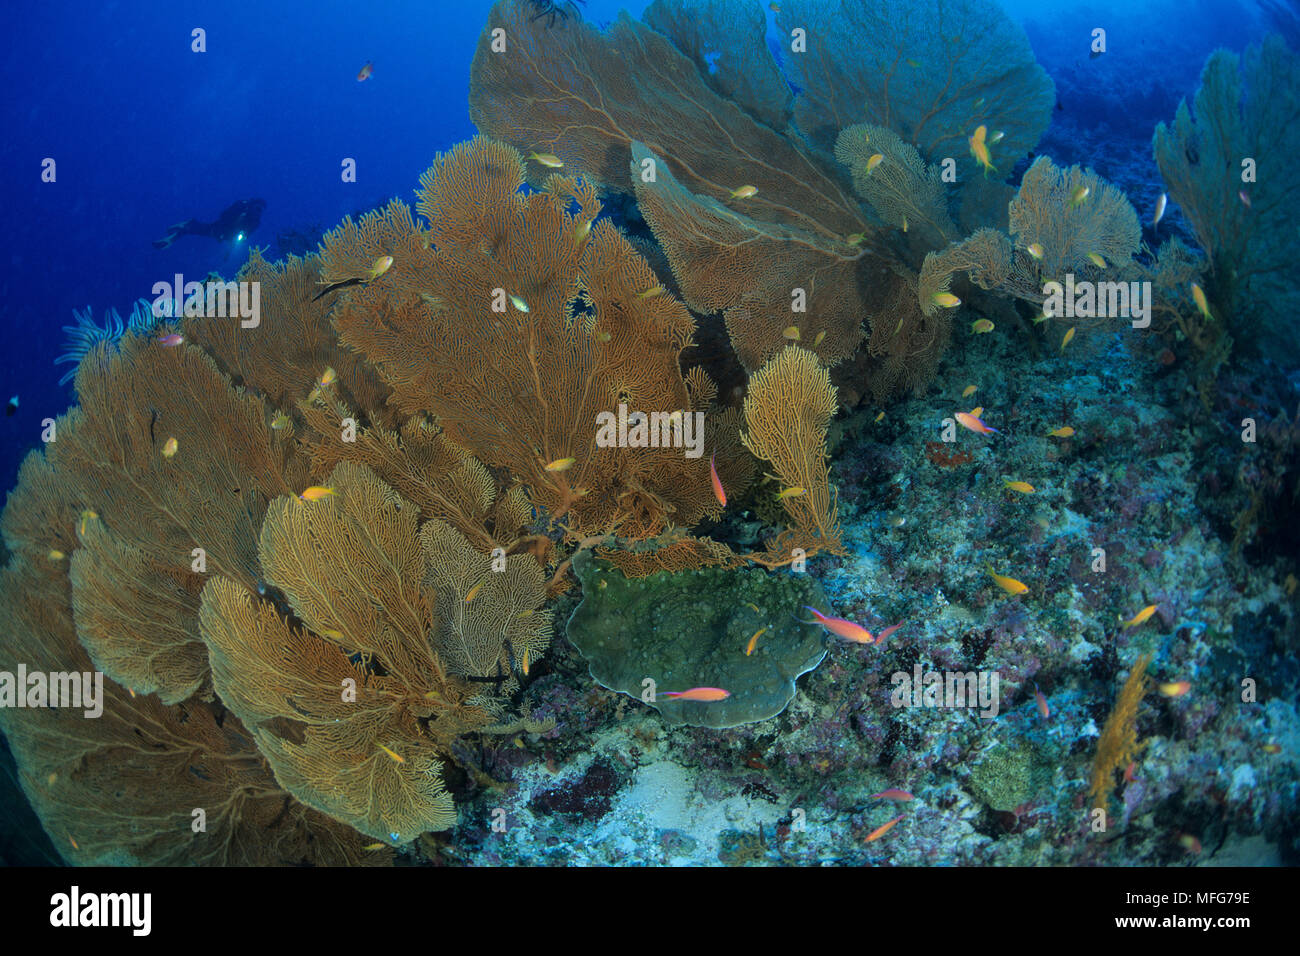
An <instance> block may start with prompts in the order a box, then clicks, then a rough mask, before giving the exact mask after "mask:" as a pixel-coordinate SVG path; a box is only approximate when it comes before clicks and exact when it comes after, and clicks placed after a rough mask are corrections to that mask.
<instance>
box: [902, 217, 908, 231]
mask: <svg viewBox="0 0 1300 956" xmlns="http://www.w3.org/2000/svg"><path fill="white" fill-rule="evenodd" d="M903 232H907V217H906V216H904V217H903Z"/></svg>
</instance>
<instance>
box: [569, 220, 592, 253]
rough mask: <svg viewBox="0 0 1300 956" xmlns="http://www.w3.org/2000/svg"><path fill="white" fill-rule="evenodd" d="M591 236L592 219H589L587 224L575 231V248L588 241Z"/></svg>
mask: <svg viewBox="0 0 1300 956" xmlns="http://www.w3.org/2000/svg"><path fill="white" fill-rule="evenodd" d="M589 235H591V220H590V219H588V220H587V221H586V222H584V223H582V225H580V226H578V227H577V228H576V229H574V230H573V244H574V245H575V246H576V245H580V244H581V243H582V240H584V239H586V238H587V237H588V236H589Z"/></svg>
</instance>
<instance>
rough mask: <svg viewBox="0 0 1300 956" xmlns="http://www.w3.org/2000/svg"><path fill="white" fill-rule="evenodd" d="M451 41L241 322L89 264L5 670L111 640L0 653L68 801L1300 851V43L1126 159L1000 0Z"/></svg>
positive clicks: (485, 835) (702, 859)
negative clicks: (1064, 122)
mask: <svg viewBox="0 0 1300 956" xmlns="http://www.w3.org/2000/svg"><path fill="white" fill-rule="evenodd" d="M769 6H770V8H769ZM904 6H906V12H907V15H906V16H903V15H901V14H900V11H901V9H902V8H903V7H904ZM688 12H689V14H690V15H689V16H688V15H687V13H688ZM769 14H771V17H772V18H774V23H775V25H776V31H777V35H778V36H781V37H786V36H789V37H790V38H791V39H790V44H791V45H790V50H789V52H788V53H786V55H785V56H784V57H782V58H781V59H780V60H778V59H777V58H776V57H774V56H773V55H772V51H771V50H770V49H769V48H768V46H767V45H766V43H765V41H764V35H765V32H766V30H767V29H768V24H769V16H768V15H769ZM718 38H725V39H723V40H721V41H720V40H719V39H718ZM719 45H721V48H719ZM805 50H815V51H816V53H817V55H816V56H812V55H807V56H805V55H802V54H803V52H804V51H805ZM373 71H374V65H373V63H370V62H367V63H366V64H365V66H364V67H363V68H362V69H361V71H360V73H358V74H357V75H356V80H357V81H366V80H368V79H369V78H371V77H372V75H374V74H373ZM1265 78H1267V80H1268V82H1269V83H1270V84H1272V86H1271V88H1272V89H1273V90H1274V95H1273V96H1272V97H1269V98H1263V99H1261V98H1258V97H1254V98H1252V97H1246V96H1245V95H1244V94H1243V89H1254V88H1257V87H1258V86H1259V84H1260V83H1262V82H1264V79H1265ZM792 86H793V88H795V89H797V91H798V92H797V94H796V93H794V92H792ZM469 90H470V92H469V104H470V116H471V118H472V119H473V121H474V122H475V124H476V125H477V127H478V129H479V131H480V135H479V136H477V137H475V138H474V139H473V140H471V141H468V142H464V143H460V144H458V145H456V146H455V147H454V148H451V149H449V150H447V151H446V152H443V153H441V154H439V155H438V156H437V158H436V159H435V160H434V162H433V165H432V166H431V167H430V168H429V169H428V170H427V171H425V172H424V173H423V174H422V175H421V176H420V177H419V188H418V189H417V190H416V192H417V196H418V201H417V203H416V205H415V206H414V208H412V207H410V206H408V205H407V204H405V203H403V202H401V201H400V200H393V201H392V202H390V203H389V204H388V205H386V206H384V207H382V208H379V209H376V210H374V211H372V212H369V213H367V214H365V215H364V216H361V217H360V218H359V219H355V220H354V219H353V218H351V217H348V218H346V219H344V221H343V222H342V223H340V224H339V225H338V226H337V227H336V228H334V229H333V230H330V231H329V232H327V233H325V234H324V236H323V237H322V238H321V241H320V246H319V251H318V252H314V253H310V254H307V255H305V256H301V257H300V256H295V255H290V256H288V257H287V258H286V259H284V260H282V261H275V262H272V261H268V260H267V259H265V258H264V257H263V255H262V254H261V252H259V251H257V250H254V251H253V252H252V253H251V255H250V256H249V259H248V262H247V263H246V264H245V265H244V266H243V267H242V268H241V269H240V271H239V273H238V274H237V275H236V276H235V277H234V279H235V280H236V281H239V282H257V283H259V284H260V290H261V293H260V301H261V316H260V322H259V323H258V324H257V325H256V327H255V328H241V327H240V324H239V323H238V322H236V321H232V320H230V319H228V318H215V317H210V316H209V315H207V314H206V313H205V311H204V309H203V307H202V302H201V301H198V300H191V301H190V302H187V303H186V305H187V308H186V309H185V310H184V314H183V315H180V316H171V315H164V316H161V317H155V316H157V313H156V312H155V313H152V314H151V313H150V312H149V310H148V305H147V303H146V304H145V306H143V307H142V308H140V309H137V312H136V313H134V314H133V315H132V317H131V318H130V320H129V321H126V322H123V321H122V320H121V319H120V318H117V317H116V313H114V314H113V316H112V318H111V319H110V321H109V323H108V325H107V327H105V328H100V327H98V326H95V324H94V322H93V320H92V319H91V318H90V317H89V315H87V316H85V317H82V316H78V317H77V318H78V324H77V326H74V327H73V328H72V334H73V341H72V342H71V344H70V349H69V353H68V356H64V357H62V358H63V359H67V358H69V357H70V358H72V359H77V360H79V362H80V364H79V365H78V367H77V370H76V377H75V386H76V392H77V405H76V406H75V407H73V408H72V409H70V410H69V411H68V412H67V413H66V414H65V415H63V416H61V417H59V418H58V419H57V421H56V422H55V423H54V425H53V426H52V427H53V428H54V430H55V432H56V433H57V440H56V441H50V442H48V443H47V444H46V445H45V447H44V448H43V449H42V450H40V451H38V452H33V453H32V454H31V455H30V456H29V457H28V458H27V460H26V461H25V462H24V464H23V466H22V469H21V472H20V476H19V483H18V487H17V488H16V489H15V490H14V491H12V492H11V493H10V496H9V500H8V504H7V506H6V508H5V510H4V515H3V522H2V530H3V539H4V546H5V548H6V550H7V563H5V565H4V567H3V569H2V570H0V620H3V622H4V626H3V628H2V629H0V671H9V672H14V671H16V670H17V667H18V665H19V664H20V663H21V664H23V665H25V667H26V668H27V669H28V671H36V670H43V671H47V672H53V671H71V670H76V671H91V670H99V671H102V672H103V673H104V674H105V675H106V677H107V678H108V679H107V680H106V681H105V693H106V698H107V699H106V701H105V708H104V715H103V716H102V717H101V718H99V719H97V720H84V719H81V718H80V717H79V715H78V714H77V713H75V712H71V711H69V710H68V709H67V708H48V707H40V706H25V707H21V708H19V707H14V706H6V707H0V729H3V731H4V733H5V736H6V738H7V740H8V743H9V747H10V749H11V750H12V753H13V758H14V762H15V765H16V777H17V780H18V781H19V782H20V783H21V787H22V790H23V791H24V793H25V795H26V798H27V800H28V801H29V802H30V804H31V807H32V809H33V810H34V813H35V817H36V819H37V820H39V827H37V824H36V823H35V822H33V823H32V824H31V825H30V826H31V827H32V828H33V829H41V830H43V831H44V835H43V836H40V835H39V834H38V835H36V836H33V837H31V839H33V840H40V841H42V846H43V847H47V849H44V850H43V851H42V852H45V853H47V854H48V855H49V858H50V859H61V860H63V861H66V862H68V863H73V864H86V863H123V864H140V865H157V864H214V865H221V864H273V865H282V864H302V863H308V864H319V865H331V864H364V865H387V864H392V863H394V862H399V861H400V862H405V863H455V864H467V865H501V864H517V863H527V864H544V865H564V864H567V865H576V864H610V863H623V864H715V865H716V864H719V863H723V864H730V865H746V864H774V863H785V864H819V863H831V862H833V863H839V864H875V863H891V864H896V865H924V864H980V865H989V864H993V865H1014V864H1108V863H1114V864H1120V863H1123V864H1175V863H1185V862H1186V863H1194V864H1196V863H1203V862H1206V861H1208V860H1211V859H1213V860H1215V861H1217V862H1253V863H1270V862H1272V863H1282V862H1290V863H1294V862H1295V861H1296V859H1297V856H1298V854H1300V831H1297V827H1296V820H1297V815H1296V813H1295V805H1296V796H1297V787H1298V786H1300V762H1298V761H1300V730H1298V728H1300V723H1298V722H1297V719H1296V717H1297V715H1296V701H1297V685H1298V684H1300V668H1298V666H1297V664H1296V659H1297V655H1296V650H1297V647H1296V635H1297V628H1296V612H1297V601H1300V595H1297V594H1296V591H1297V574H1300V568H1298V567H1297V561H1296V552H1297V549H1296V544H1297V538H1296V532H1295V531H1294V530H1293V529H1292V528H1291V523H1292V522H1293V516H1294V508H1295V503H1296V498H1297V495H1300V407H1297V404H1298V403H1300V376H1297V375H1294V374H1293V375H1291V376H1290V377H1288V376H1287V374H1286V372H1285V368H1286V367H1288V364H1289V366H1290V367H1295V358H1296V355H1295V353H1296V343H1295V339H1294V336H1285V335H1279V334H1278V332H1279V330H1280V329H1281V328H1282V326H1281V323H1282V322H1285V321H1288V320H1289V317H1290V316H1291V315H1294V314H1295V310H1296V308H1297V307H1300V292H1297V287H1296V285H1295V284H1294V283H1291V284H1288V283H1287V282H1286V281H1284V280H1285V277H1286V276H1287V274H1288V271H1289V270H1288V269H1286V268H1281V267H1279V263H1282V264H1284V263H1287V262H1291V263H1294V262H1296V261H1300V233H1297V231H1296V230H1295V227H1294V222H1293V215H1292V211H1291V208H1292V206H1293V204H1292V203H1289V202H1287V201H1286V200H1285V197H1286V192H1287V190H1288V188H1289V187H1288V186H1287V185H1286V184H1285V183H1283V182H1280V181H1278V179H1277V178H1276V177H1272V178H1270V176H1269V175H1267V174H1266V173H1267V164H1266V163H1265V161H1264V159H1263V158H1261V160H1260V163H1259V169H1260V172H1259V175H1258V177H1255V176H1254V175H1251V176H1249V177H1248V178H1243V177H1246V173H1245V171H1244V169H1245V167H1244V166H1243V164H1242V163H1241V162H1240V159H1241V157H1242V156H1243V155H1244V151H1245V150H1247V148H1248V147H1247V144H1250V146H1249V149H1250V150H1251V151H1253V152H1255V153H1258V154H1260V156H1261V157H1268V156H1274V155H1277V156H1285V155H1296V154H1297V153H1300V132H1297V130H1300V124H1297V123H1295V122H1294V117H1292V118H1291V121H1289V122H1288V121H1287V119H1286V116H1285V109H1286V108H1287V107H1286V105H1285V104H1286V103H1288V102H1289V103H1290V104H1291V107H1290V108H1291V109H1292V110H1294V103H1295V102H1297V100H1298V99H1300V60H1298V58H1297V54H1296V52H1295V51H1294V50H1293V49H1290V48H1288V46H1287V45H1286V43H1285V42H1284V41H1283V40H1282V39H1281V38H1279V37H1270V38H1269V39H1268V40H1266V41H1264V42H1263V43H1262V44H1261V45H1258V46H1255V47H1252V48H1250V49H1249V50H1247V51H1246V52H1245V53H1244V55H1241V56H1238V55H1237V54H1233V53H1228V52H1226V51H1220V52H1218V53H1215V54H1214V55H1213V56H1212V57H1211V58H1210V60H1209V62H1208V63H1207V64H1206V66H1205V70H1204V73H1203V76H1202V85H1201V90H1200V92H1199V93H1198V94H1197V96H1196V98H1195V100H1194V102H1193V103H1191V104H1184V105H1183V106H1182V107H1180V108H1179V110H1178V113H1177V116H1176V117H1173V118H1172V119H1171V121H1170V122H1169V123H1168V124H1163V123H1162V124H1161V125H1160V126H1159V127H1158V128H1157V129H1155V130H1153V134H1154V146H1153V148H1154V154H1155V160H1156V164H1157V166H1158V167H1159V170H1160V174H1161V176H1162V178H1163V183H1162V184H1161V186H1160V188H1159V190H1158V191H1156V192H1153V193H1151V194H1150V195H1141V196H1135V195H1126V194H1125V192H1124V191H1123V190H1122V189H1120V188H1117V186H1115V185H1113V184H1112V183H1109V182H1106V181H1105V180H1104V179H1103V178H1102V177H1100V176H1098V175H1097V174H1096V173H1095V172H1093V171H1092V170H1091V169H1088V168H1086V167H1083V166H1079V165H1058V164H1057V163H1056V162H1054V160H1053V159H1052V158H1050V157H1049V156H1047V155H1045V154H1043V153H1035V152H1034V151H1035V149H1036V148H1037V147H1038V145H1039V142H1040V140H1041V139H1042V137H1043V136H1044V133H1045V131H1046V130H1047V127H1048V125H1049V123H1050V122H1051V120H1052V114H1053V104H1054V91H1053V82H1052V80H1051V79H1050V78H1049V77H1048V75H1047V73H1046V72H1045V71H1044V70H1043V69H1042V68H1041V67H1040V66H1039V65H1038V63H1036V62H1035V60H1034V57H1033V53H1032V51H1031V50H1030V46H1029V42H1028V40H1027V39H1026V37H1025V35H1024V33H1023V31H1022V30H1021V28H1020V27H1019V26H1017V25H1016V24H1015V23H1014V22H1013V21H1012V20H1010V19H1009V18H1008V17H1007V16H1006V15H1005V14H1004V13H1003V12H1002V11H1001V9H1000V8H999V7H998V6H997V5H996V4H995V3H993V2H991V0H947V2H941V0H906V3H904V2H903V0H882V2H877V3H870V4H867V3H863V4H856V3H853V4H842V5H841V4H832V3H828V2H823V0H789V2H782V3H779V4H776V3H774V4H771V5H760V4H737V3H724V2H721V0H697V2H687V0H654V2H653V3H651V4H650V6H649V7H648V9H647V10H646V12H645V14H644V17H643V20H642V21H637V20H634V19H632V18H631V17H629V16H627V15H626V14H624V15H622V16H620V17H619V18H618V19H617V20H616V21H615V22H614V23H613V24H612V25H610V26H609V27H608V28H607V29H604V30H601V29H598V28H596V27H594V26H592V25H591V24H589V23H586V22H584V21H583V20H582V18H581V16H579V15H578V11H577V9H576V8H575V7H573V5H572V4H541V3H537V2H535V0H533V2H530V0H501V2H499V3H497V4H496V5H495V6H494V7H493V8H492V10H491V12H490V14H489V15H488V20H487V23H486V25H485V27H484V31H483V34H482V36H481V38H480V40H479V45H478V49H477V52H476V55H475V58H474V63H473V67H472V72H471V76H470V83H469ZM1288 97H1289V99H1288ZM1216 111H1218V112H1216ZM1227 114H1230V115H1227ZM1013 171H1017V172H1018V173H1019V175H1018V185H1016V186H1012V185H1009V184H1008V183H1007V182H1006V180H1007V179H1008V178H1010V177H1011V175H1012V173H1013ZM1139 208H1140V209H1141V210H1142V211H1141V212H1140V213H1139ZM1067 277H1068V281H1067ZM1292 278H1294V276H1292ZM1095 290H1101V291H1098V292H1096V294H1095V296H1094V291H1095ZM1143 290H1146V291H1143ZM1121 292H1122V296H1121ZM1107 296H1109V298H1108V299H1107ZM1067 302H1068V309H1067V307H1066V303H1067ZM1107 302H1108V303H1109V305H1110V306H1111V307H1112V308H1113V307H1114V306H1115V305H1116V304H1117V303H1122V305H1123V308H1124V310H1125V311H1124V313H1123V314H1122V315H1120V316H1118V317H1117V316H1115V315H1113V314H1108V313H1107V310H1106V306H1107ZM191 306H192V307H191ZM1144 310H1145V311H1144ZM1130 312H1131V313H1132V314H1130ZM602 416H607V417H602ZM598 423H599V424H598ZM692 436H694V437H695V438H698V439H699V442H700V443H699V446H698V449H697V450H698V451H699V452H700V453H699V454H686V453H684V451H685V449H684V447H683V446H684V445H685V446H686V447H687V448H689V447H690V443H691V441H692ZM935 674H939V675H947V674H958V675H972V676H971V682H970V683H969V684H968V685H965V686H966V687H967V689H968V690H969V691H970V696H969V697H966V698H963V700H962V701H961V702H959V703H957V704H953V703H952V701H951V699H948V700H947V702H946V704H945V698H944V695H943V693H942V692H943V690H944V687H943V678H939V682H938V683H937V684H936V683H935V682H934V681H933V680H931V677H930V676H927V675H935ZM977 674H979V675H984V677H981V678H979V680H976V679H975V675H977ZM989 675H992V676H993V677H994V678H995V682H993V683H992V684H991V685H990V684H989V683H988V682H987V681H985V678H986V677H988V676H989ZM900 684H901V685H903V686H906V687H907V688H909V689H908V690H907V691H906V692H901V691H900ZM990 688H991V689H990ZM948 689H949V690H950V691H951V689H952V687H951V682H950V684H949V687H948ZM19 692H21V689H20V691H19ZM989 693H991V696H989ZM196 807H201V808H203V809H204V810H205V815H206V827H205V829H204V830H203V831H202V832H195V830H194V829H193V827H192V825H191V824H192V819H193V817H192V813H193V810H194V808H196ZM43 841H48V843H45V842H43Z"/></svg>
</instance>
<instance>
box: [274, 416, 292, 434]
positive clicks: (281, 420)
mask: <svg viewBox="0 0 1300 956" xmlns="http://www.w3.org/2000/svg"><path fill="white" fill-rule="evenodd" d="M292 425H293V419H291V418H290V417H289V416H288V415H286V414H285V413H284V412H280V413H278V414H277V415H276V416H275V417H274V418H272V419H271V427H272V428H273V429H275V430H276V431H283V430H284V429H286V428H289V427H291V426H292Z"/></svg>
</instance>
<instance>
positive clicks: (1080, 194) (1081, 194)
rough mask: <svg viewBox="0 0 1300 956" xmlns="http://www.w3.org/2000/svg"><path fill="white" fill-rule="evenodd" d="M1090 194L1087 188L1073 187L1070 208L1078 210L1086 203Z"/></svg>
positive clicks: (1082, 186)
mask: <svg viewBox="0 0 1300 956" xmlns="http://www.w3.org/2000/svg"><path fill="white" fill-rule="evenodd" d="M1091 192H1092V190H1091V189H1089V188H1088V187H1087V186H1084V185H1079V186H1075V187H1074V191H1073V192H1072V193H1070V208H1071V209H1078V208H1079V207H1080V206H1082V205H1083V204H1084V203H1085V202H1087V201H1088V195H1089V194H1090V193H1091Z"/></svg>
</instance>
